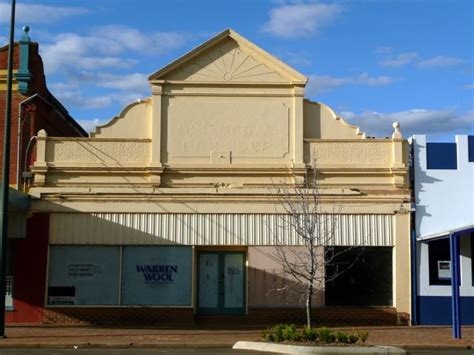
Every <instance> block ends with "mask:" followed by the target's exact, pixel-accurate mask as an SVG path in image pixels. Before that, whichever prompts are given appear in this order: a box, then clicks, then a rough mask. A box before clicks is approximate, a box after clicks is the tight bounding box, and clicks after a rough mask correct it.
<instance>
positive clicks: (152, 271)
mask: <svg viewBox="0 0 474 355" xmlns="http://www.w3.org/2000/svg"><path fill="white" fill-rule="evenodd" d="M136 270H137V272H138V273H141V274H143V279H144V281H145V283H154V284H156V283H174V281H175V275H176V274H177V273H178V265H136Z"/></svg>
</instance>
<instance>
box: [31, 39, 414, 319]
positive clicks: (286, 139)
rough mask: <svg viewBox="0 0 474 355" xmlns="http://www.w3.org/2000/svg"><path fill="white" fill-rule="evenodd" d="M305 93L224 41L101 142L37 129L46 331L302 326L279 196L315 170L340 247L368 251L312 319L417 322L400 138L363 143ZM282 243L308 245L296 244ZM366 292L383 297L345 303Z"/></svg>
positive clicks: (201, 51) (123, 117)
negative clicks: (167, 324) (282, 256)
mask: <svg viewBox="0 0 474 355" xmlns="http://www.w3.org/2000/svg"><path fill="white" fill-rule="evenodd" d="M307 81H308V79H307V78H306V77H305V76H304V75H302V74H301V73H298V72H297V71H296V70H294V69H292V68H291V67H289V66H287V65H286V64H284V63H282V62H281V61H279V60H278V59H276V58H275V57H273V56H271V55H270V54H268V53H267V52H265V51H264V50H262V49H261V48H258V47H257V46H256V45H254V44H253V43H251V42H249V41H248V40H246V39H245V38H243V37H242V36H240V35H239V34H237V33H236V32H234V31H232V30H226V31H224V32H222V33H220V34H218V35H217V36H215V37H214V38H212V39H210V40H209V41H207V42H205V43H204V44H202V45H201V46H199V47H197V48H195V49H194V50H192V51H191V52H189V53H187V54H185V55H184V56H182V57H181V58H179V59H177V60H176V61H174V62H172V63H171V64H169V65H167V66H166V67H164V68H163V69H161V70H159V71H157V72H156V73H154V74H152V75H151V76H150V77H149V84H150V87H151V96H150V97H149V98H146V99H143V100H139V101H137V102H134V103H131V104H130V105H128V106H127V107H125V108H124V109H123V111H122V112H121V113H120V114H119V115H118V116H116V117H114V118H113V119H112V120H111V121H110V122H109V123H107V124H106V125H104V126H100V127H97V129H96V131H95V132H93V133H91V136H90V138H55V137H54V138H53V137H48V135H47V132H45V131H40V132H39V133H38V145H37V159H36V162H35V164H34V165H33V166H32V167H31V170H32V172H33V174H34V181H33V183H32V186H31V188H30V194H31V195H32V196H33V197H34V200H33V202H32V206H33V207H32V208H33V213H46V214H49V257H48V266H47V267H48V279H47V280H46V281H45V282H46V284H47V295H46V299H45V307H46V313H45V321H46V322H48V321H57V320H58V319H60V320H61V321H81V322H82V321H83V322H100V321H104V320H106V319H107V317H109V316H110V314H111V312H114V314H115V315H117V314H120V315H121V316H122V315H123V316H124V317H132V316H133V317H145V318H146V317H154V316H156V317H158V318H159V317H161V318H159V319H161V320H163V319H164V320H169V321H171V320H193V319H199V317H201V318H203V317H206V316H212V315H229V314H230V315H240V317H241V318H242V319H246V320H251V319H257V321H262V322H264V320H263V319H264V317H265V315H271V316H272V317H278V315H279V314H280V315H281V319H282V320H284V319H285V318H284V317H285V316H290V315H291V316H294V317H296V316H298V314H299V313H298V311H296V309H300V308H301V307H300V308H297V307H298V306H299V305H300V303H299V301H298V300H296V299H294V298H291V297H286V296H284V295H281V294H274V293H272V284H273V282H274V281H275V280H276V279H278V278H279V277H280V276H279V274H278V270H279V269H280V268H281V266H279V265H278V264H277V263H276V262H275V258H274V257H273V256H272V255H273V252H274V249H275V246H276V244H277V242H276V240H275V238H274V232H275V226H276V225H277V224H278V220H279V219H280V218H285V216H284V214H285V210H284V209H283V207H282V206H281V205H280V203H279V202H278V198H277V197H276V196H275V193H276V192H275V186H277V185H280V184H288V183H290V184H292V183H296V184H298V183H301V181H302V179H303V177H304V173H305V169H307V167H308V164H310V163H311V162H312V161H313V160H314V159H316V161H317V169H318V173H319V177H320V186H321V201H322V212H323V214H324V215H325V216H327V218H328V219H331V220H332V221H335V222H336V223H335V226H336V233H335V240H334V243H333V246H337V247H349V246H358V247H359V246H365V248H366V250H367V253H368V254H367V258H366V259H365V261H364V263H365V264H363V265H362V264H361V265H362V266H361V268H356V270H357V272H358V273H357V272H356V271H354V272H353V273H352V274H351V273H350V272H349V274H348V277H347V278H345V279H344V278H343V281H341V282H339V283H338V284H337V285H332V286H331V285H327V286H326V288H327V289H326V291H324V290H321V292H319V293H318V296H317V298H316V299H315V301H316V302H315V306H316V307H318V310H319V311H318V312H316V314H319V315H320V316H321V317H322V318H324V315H325V314H327V312H328V309H330V310H334V309H339V308H338V307H336V306H344V307H352V309H353V310H354V312H353V315H354V317H353V319H352V318H351V315H350V313H351V312H349V311H347V308H342V309H341V312H340V314H341V318H344V317H346V318H347V317H349V318H350V320H349V321H354V322H356V321H357V320H356V318H357V317H359V318H361V319H359V320H360V321H361V322H363V321H364V319H363V318H364V316H363V314H366V313H364V312H365V311H371V312H372V313H373V314H372V315H371V316H370V317H372V318H373V319H378V318H380V321H381V322H384V321H387V319H395V320H396V318H397V315H398V319H399V320H400V319H402V320H407V319H409V315H410V307H411V306H410V296H411V295H410V279H409V275H410V262H409V246H410V238H409V234H410V218H409V209H410V204H409V199H410V193H409V185H408V163H407V162H408V156H407V151H408V150H407V143H406V141H405V140H404V139H403V138H402V136H401V134H400V132H399V129H398V125H394V127H395V128H394V133H393V135H392V137H390V138H372V137H366V136H365V134H364V133H363V132H362V131H361V130H360V129H359V128H358V127H355V126H351V125H349V124H347V123H346V122H344V120H342V119H341V118H340V117H338V116H337V115H336V114H335V113H334V112H333V111H332V110H331V108H329V107H328V106H326V105H324V104H322V103H318V102H312V101H309V100H307V99H305V98H304V89H305V86H306V84H307ZM335 207H337V208H336V209H335ZM336 210H337V213H336V212H335V211H336ZM282 238H283V240H284V243H285V245H287V246H288V247H289V248H297V247H300V246H301V241H300V240H299V238H298V236H297V235H296V233H295V232H294V231H291V230H288V231H287V232H286V233H284V235H283V237H282ZM321 247H328V246H321ZM381 254H383V255H386V258H385V259H383V260H382V259H377V255H381ZM372 261H373V262H374V263H373V264H371V263H372ZM377 265H379V266H380V265H383V267H382V268H380V267H379V266H377ZM380 269H383V271H381V274H380V275H378V276H377V277H378V278H376V279H374V280H373V282H372V283H370V281H367V278H365V279H364V280H362V281H361V280H359V279H360V278H361V277H365V276H366V275H362V273H363V272H368V273H369V274H370V273H371V272H373V274H374V275H375V274H377V272H378V271H377V270H380ZM364 270H365V271H364ZM344 280H345V281H344ZM351 280H352V281H351ZM354 280H355V281H354ZM343 282H349V283H348V284H347V285H346V286H347V287H346V286H344V283H343ZM351 282H352V286H350V283H351ZM358 282H359V283H361V285H362V284H364V285H365V282H369V283H368V284H367V285H369V284H370V288H371V291H370V292H373V293H374V294H376V293H377V289H379V288H380V289H382V288H383V290H384V291H383V292H385V295H383V296H380V295H375V296H374V298H373V299H374V300H375V301H374V302H375V303H374V304H364V303H363V302H362V303H361V301H360V300H361V299H363V298H364V297H363V296H364V292H362V291H361V290H360V288H359V289H358V290H359V291H361V293H362V294H361V295H359V296H354V299H353V300H352V301H353V302H351V299H348V298H347V297H346V298H344V297H342V298H341V293H349V294H350V293H351V292H352V291H351V290H356V289H357V288H352V289H351V287H356V286H354V285H353V284H354V283H358ZM379 282H381V284H383V286H381V284H380V285H379V284H378V283H379ZM331 287H332V288H331ZM330 289H331V290H332V291H330ZM344 289H346V291H347V292H342V291H343V290H344ZM331 292H332V293H331ZM370 292H368V293H370ZM329 293H331V295H332V296H331V297H329V298H328V294H329ZM388 293H389V294H388ZM366 294H367V293H366ZM379 296H380V297H379ZM365 298H367V297H365ZM369 299H370V297H369ZM324 305H326V306H327V307H323V306H324ZM329 305H331V306H334V307H332V308H331V307H329ZM362 306H373V307H362ZM361 309H362V310H364V312H362V311H361ZM140 312H141V313H140ZM325 312H326V313H325ZM139 313H140V315H138V314H139ZM302 314H303V313H302V312H301V315H302ZM60 316H61V317H63V318H61V317H60ZM58 317H59V318H58ZM377 317H378V318H377ZM349 318H348V319H349ZM114 319H115V318H114ZM274 319H279V318H274Z"/></svg>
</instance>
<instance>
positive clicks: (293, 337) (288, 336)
mask: <svg viewBox="0 0 474 355" xmlns="http://www.w3.org/2000/svg"><path fill="white" fill-rule="evenodd" d="M283 340H287V341H298V340H301V335H300V334H299V332H298V330H297V329H296V325H294V324H286V325H285V327H284V328H283Z"/></svg>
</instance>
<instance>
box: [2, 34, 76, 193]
mask: <svg viewBox="0 0 474 355" xmlns="http://www.w3.org/2000/svg"><path fill="white" fill-rule="evenodd" d="M7 53H8V47H7V46H6V47H2V48H0V70H6V69H7ZM18 61H19V46H18V45H15V47H14V69H17V68H18ZM29 70H30V72H31V73H32V74H33V79H32V81H31V82H30V84H29V90H30V92H29V93H28V94H27V95H22V94H20V93H19V92H18V91H14V92H13V95H12V111H11V131H10V132H11V141H10V183H11V184H15V183H16V180H17V152H18V147H17V145H18V144H17V142H18V110H19V104H20V102H21V101H23V100H25V99H27V98H28V97H30V96H31V95H34V94H35V93H38V94H40V95H41V96H43V97H44V98H46V99H47V100H50V101H51V100H52V98H51V94H50V93H49V91H48V89H47V87H46V82H45V77H44V68H43V61H42V59H41V57H40V56H39V54H38V44H37V43H31V44H30V49H29ZM5 101H6V91H4V90H1V91H0V150H1V149H3V135H4V127H5V104H6V102H5ZM51 102H52V101H51ZM22 121H24V122H25V123H24V125H23V133H22V141H21V154H20V159H21V161H22V162H21V165H22V166H21V168H22V169H23V165H24V158H25V151H26V145H27V144H28V141H29V140H30V137H32V136H34V135H36V133H37V132H38V131H39V130H40V129H45V130H46V132H47V133H48V135H49V136H52V137H55V136H56V137H58V136H61V137H69V136H79V135H80V134H79V133H78V132H77V130H75V129H74V127H73V125H71V124H68V122H67V121H66V120H65V119H64V118H62V117H61V115H60V114H59V113H58V111H57V110H54V109H53V108H52V107H51V106H50V105H48V104H46V103H45V102H43V101H42V100H40V99H35V100H33V101H31V102H30V103H28V104H27V105H24V106H23V111H22ZM34 156H35V152H34V149H33V151H32V152H31V154H30V155H29V157H28V164H31V163H32V159H33V158H32V157H34ZM2 162H3V155H2V154H0V166H1V164H2ZM0 174H1V172H0Z"/></svg>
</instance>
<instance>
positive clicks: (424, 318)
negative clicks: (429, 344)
mask: <svg viewBox="0 0 474 355" xmlns="http://www.w3.org/2000/svg"><path fill="white" fill-rule="evenodd" d="M460 299H461V305H460V306H461V324H462V325H474V312H473V311H472V310H473V309H474V297H460ZM418 321H419V324H420V325H452V313H451V297H450V296H419V297H418Z"/></svg>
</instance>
